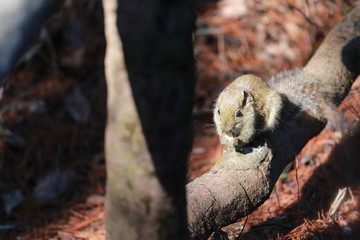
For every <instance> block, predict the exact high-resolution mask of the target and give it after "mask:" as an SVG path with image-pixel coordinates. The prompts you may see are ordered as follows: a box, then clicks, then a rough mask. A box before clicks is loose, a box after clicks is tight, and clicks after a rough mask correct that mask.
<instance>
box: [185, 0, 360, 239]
mask: <svg viewBox="0 0 360 240" xmlns="http://www.w3.org/2000/svg"><path fill="white" fill-rule="evenodd" d="M359 22H360V7H359V6H358V7H356V8H355V9H353V11H352V12H350V13H349V14H348V15H347V17H346V18H345V19H344V20H343V21H342V22H340V23H339V24H338V25H337V26H336V27H335V28H334V29H333V30H332V31H331V32H330V33H329V35H328V36H327V37H326V39H325V40H324V42H323V43H322V45H321V46H320V48H319V49H318V51H317V52H316V53H315V55H314V56H313V57H312V59H311V60H310V61H309V63H308V64H307V65H306V66H305V68H304V70H303V71H302V73H301V74H303V75H304V76H305V75H306V76H308V75H309V74H312V75H313V76H315V78H314V79H313V81H320V82H317V84H318V85H326V86H328V87H327V89H326V92H324V94H325V95H326V96H327V97H328V98H327V100H328V101H331V102H333V103H335V104H339V103H340V101H341V100H342V99H344V97H345V96H346V94H347V91H348V90H349V89H350V87H351V84H352V82H353V81H354V79H355V78H356V76H357V75H358V74H359V70H360V66H359V62H360V24H359ZM297 79H298V80H299V79H301V77H298V78H297ZM319 79H320V80H319ZM319 90H320V91H322V90H323V89H319ZM310 126H311V127H310ZM323 127H324V124H322V123H321V122H319V121H317V120H315V119H314V118H312V117H309V116H308V115H307V114H303V115H302V117H301V118H300V119H299V118H297V119H296V118H292V119H289V120H288V121H286V122H285V124H283V125H281V126H279V129H278V130H276V131H275V133H274V134H273V135H272V136H271V137H270V138H269V139H267V142H268V143H269V144H268V146H271V147H268V146H264V147H262V148H261V149H258V150H256V151H254V152H252V153H249V154H240V153H237V152H235V151H234V149H229V150H228V151H227V152H225V153H224V155H223V157H222V159H221V161H220V162H219V163H218V164H217V165H215V166H214V167H213V168H212V169H211V170H210V171H209V172H207V173H205V174H204V175H203V176H201V177H199V178H197V179H195V180H194V181H193V182H191V183H189V184H188V185H187V193H188V196H187V199H188V216H189V228H190V231H191V237H192V239H207V238H208V237H209V236H210V235H211V233H212V232H214V231H217V230H218V229H220V228H221V227H224V226H227V225H229V224H231V223H234V222H236V221H237V220H238V219H239V218H241V217H244V216H246V215H248V214H250V213H251V212H252V211H254V210H255V209H256V208H257V207H258V206H260V205H261V204H262V203H263V202H264V201H265V200H266V199H267V198H268V197H269V195H270V193H271V191H272V189H273V187H274V185H275V183H276V181H277V179H278V177H279V175H280V174H281V172H282V171H283V169H284V167H285V166H286V165H287V164H289V163H290V162H291V161H292V160H293V159H294V156H296V155H297V154H298V153H299V152H300V150H301V149H302V148H303V146H304V145H305V144H306V143H307V141H308V140H309V139H310V138H312V137H313V136H315V135H317V134H318V133H319V132H320V131H321V130H322V129H323Z"/></svg>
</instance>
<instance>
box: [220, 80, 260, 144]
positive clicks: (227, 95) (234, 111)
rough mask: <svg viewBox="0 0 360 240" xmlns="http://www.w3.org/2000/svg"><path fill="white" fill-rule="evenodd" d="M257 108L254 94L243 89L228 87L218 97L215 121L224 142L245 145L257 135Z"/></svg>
mask: <svg viewBox="0 0 360 240" xmlns="http://www.w3.org/2000/svg"><path fill="white" fill-rule="evenodd" d="M255 121H256V109H255V102H254V98H253V96H252V95H251V94H250V93H249V92H247V91H245V90H242V89H238V88H234V87H229V86H228V87H227V88H225V89H224V90H223V91H222V93H221V94H220V96H219V97H218V99H217V101H216V104H215V108H214V122H215V125H216V130H217V132H218V134H219V136H220V141H221V143H222V144H225V145H230V146H235V145H238V146H244V145H246V144H248V143H249V142H251V140H252V139H253V137H254V135H255V131H256V130H255Z"/></svg>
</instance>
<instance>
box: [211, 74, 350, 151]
mask: <svg viewBox="0 0 360 240" xmlns="http://www.w3.org/2000/svg"><path fill="white" fill-rule="evenodd" d="M301 71H302V69H295V70H290V71H284V72H281V73H278V74H277V75H275V76H273V77H271V78H270V79H269V80H268V81H267V82H265V81H263V80H262V79H261V78H259V77H256V76H254V75H251V74H246V75H243V76H241V77H239V78H237V79H235V80H234V81H233V82H231V83H230V84H229V85H228V86H227V87H226V88H225V89H224V90H223V91H222V92H221V93H220V95H219V97H218V98H217V100H216V103H215V107H214V112H213V114H214V122H215V126H216V130H217V133H218V135H219V137H220V142H221V143H222V144H225V145H228V146H235V147H240V149H241V148H242V147H245V146H253V145H256V144H258V141H259V140H262V139H263V138H264V137H266V136H268V135H269V134H271V132H273V131H274V130H275V129H276V128H277V126H278V125H279V123H280V122H281V120H282V119H284V118H286V116H284V115H289V114H296V113H297V112H299V111H301V112H307V113H308V114H309V115H310V116H312V117H314V118H316V119H318V120H320V121H322V122H326V121H329V122H330V123H331V124H332V125H333V126H334V127H335V129H337V130H338V129H341V124H342V123H343V119H342V116H341V114H340V113H339V112H338V111H337V108H336V106H335V105H334V104H332V103H331V97H332V96H330V95H327V89H326V88H325V87H324V86H319V84H317V82H318V81H314V79H312V78H311V76H307V75H306V74H305V73H303V74H302V75H301V76H300V72H301ZM304 76H305V77H304ZM297 77H301V79H299V81H296V79H295V78H297ZM320 89H321V92H320ZM328 92H330V91H328ZM289 103H290V104H289ZM291 106H296V110H295V108H294V107H291ZM290 108H291V109H290ZM285 121H286V120H285Z"/></svg>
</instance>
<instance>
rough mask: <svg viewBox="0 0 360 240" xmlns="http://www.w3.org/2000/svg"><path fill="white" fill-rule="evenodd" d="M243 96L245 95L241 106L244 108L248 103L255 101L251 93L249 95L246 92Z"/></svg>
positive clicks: (243, 92)
mask: <svg viewBox="0 0 360 240" xmlns="http://www.w3.org/2000/svg"><path fill="white" fill-rule="evenodd" d="M242 94H243V100H242V103H241V106H242V107H244V106H245V105H246V103H248V102H252V101H253V97H252V95H251V94H250V93H248V92H246V91H242Z"/></svg>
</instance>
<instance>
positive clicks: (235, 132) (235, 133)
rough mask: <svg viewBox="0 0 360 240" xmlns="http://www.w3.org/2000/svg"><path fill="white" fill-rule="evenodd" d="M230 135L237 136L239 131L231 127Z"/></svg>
mask: <svg viewBox="0 0 360 240" xmlns="http://www.w3.org/2000/svg"><path fill="white" fill-rule="evenodd" d="M231 135H232V136H233V137H238V136H239V135H240V133H239V131H238V130H237V129H235V128H233V129H231Z"/></svg>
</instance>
